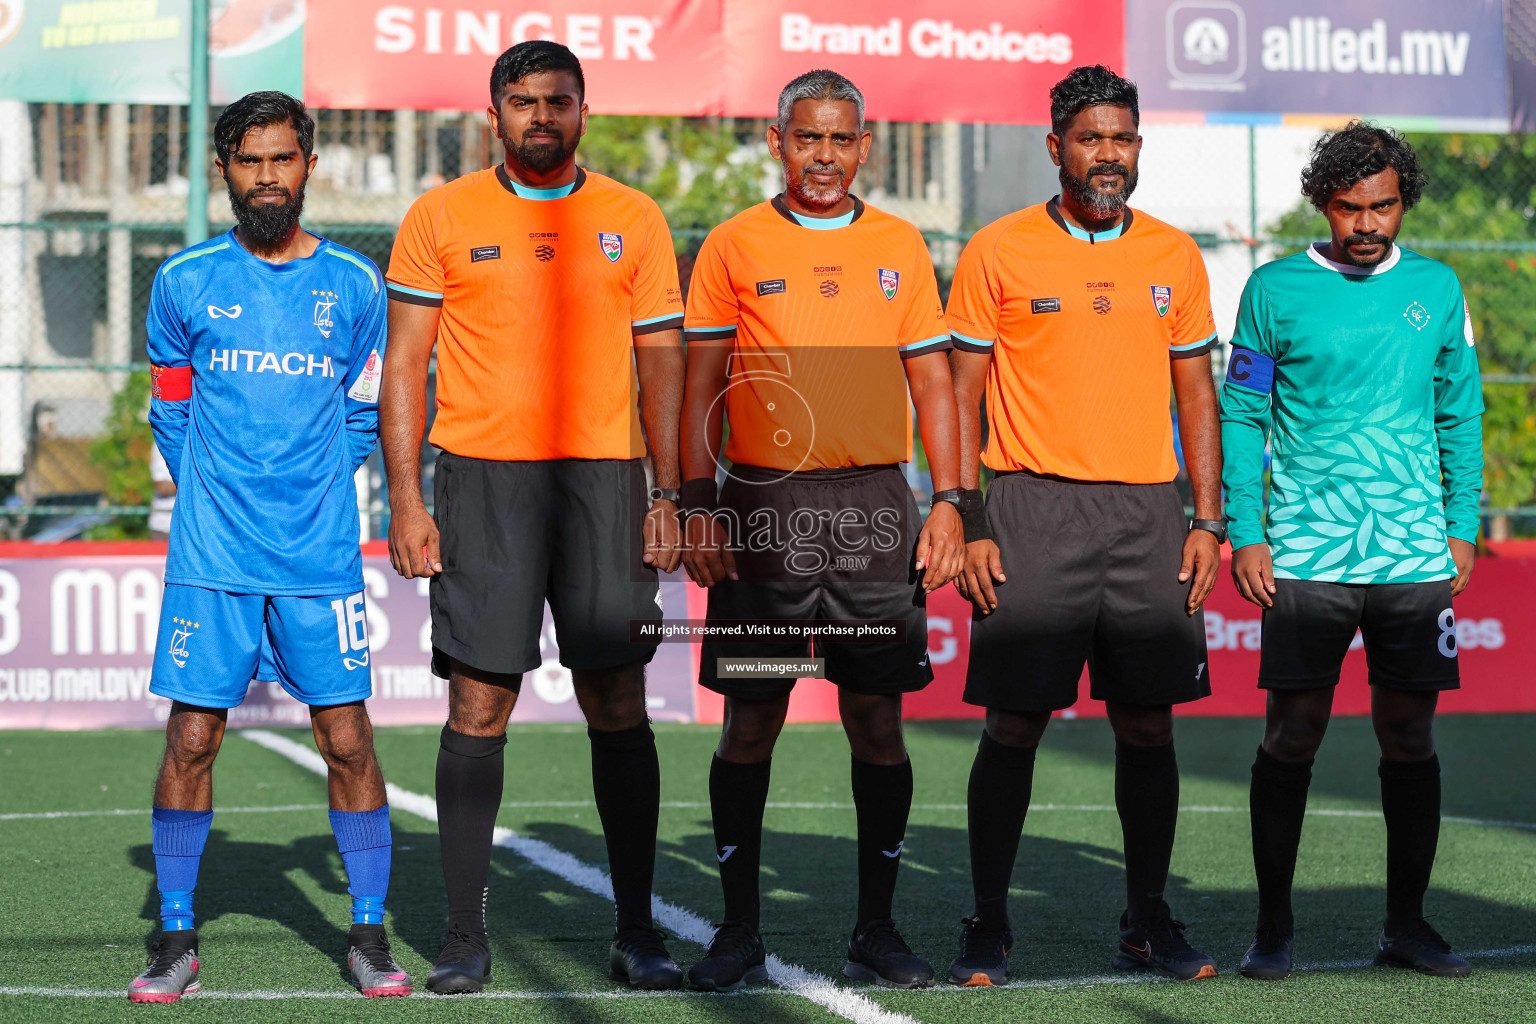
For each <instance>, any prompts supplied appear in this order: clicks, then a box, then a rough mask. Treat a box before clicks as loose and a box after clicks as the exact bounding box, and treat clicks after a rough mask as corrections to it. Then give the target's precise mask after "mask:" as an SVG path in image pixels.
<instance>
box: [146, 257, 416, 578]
mask: <svg viewBox="0 0 1536 1024" xmlns="http://www.w3.org/2000/svg"><path fill="white" fill-rule="evenodd" d="M382 285H383V280H382V275H381V274H380V273H379V270H378V268H377V267H375V266H374V265H373V263H372V261H370V260H369V259H368V258H367V257H366V256H363V255H362V254H360V253H357V252H354V251H352V250H351V249H348V248H346V247H344V246H340V245H337V244H336V243H334V242H330V241H327V240H326V239H324V238H322V239H320V244H319V246H318V248H316V249H315V252H314V255H312V256H309V257H307V258H305V259H301V260H293V261H291V262H288V263H268V262H267V261H265V260H262V259H259V258H257V257H256V256H253V255H252V254H251V253H250V252H249V251H247V250H246V248H245V247H244V246H242V245H241V244H240V242H239V241H238V240H237V239H236V238H235V233H234V232H233V231H230V232H229V233H227V234H225V235H223V236H221V237H219V238H215V239H213V240H212V241H209V242H205V243H203V244H201V245H196V246H193V247H191V248H189V249H185V250H183V251H182V252H180V253H177V254H176V255H175V256H172V257H171V258H170V259H168V260H166V261H165V263H164V264H163V265H161V267H160V269H159V271H158V272H157V273H156V274H155V282H154V288H153V291H152V292H151V294H150V302H149V359H150V362H151V364H153V366H154V374H155V389H154V396H153V398H152V399H151V401H150V410H149V422H150V426H151V427H152V428H153V430H154V434H155V443H156V444H157V445H159V447H160V451H161V452H162V453H163V454H164V455H165V461H166V464H167V465H168V466H169V467H170V470H171V475H172V477H174V478H175V481H176V515H175V517H174V518H173V519H172V522H171V539H170V552H169V554H168V555H167V557H166V563H165V581H166V582H167V583H176V584H184V585H188V586H194V587H205V588H208V589H210V590H224V591H231V592H235V593H247V594H271V595H279V594H283V595H325V594H344V593H354V592H356V591H357V590H359V589H360V588H361V587H362V558H361V555H360V553H359V550H358V519H357V492H356V490H355V489H354V486H353V482H352V476H353V473H354V472H355V471H356V469H357V467H358V466H360V465H361V464H362V462H363V460H364V459H366V458H367V457H368V454H369V453H370V452H371V451H373V448H374V445H375V444H376V443H377V439H378V419H379V416H378V409H379V406H378V402H379V387H380V383H381V380H382V371H383V361H384V340H385V315H386V308H387V304H388V303H387V299H386V297H385V293H384V290H383V288H382Z"/></svg>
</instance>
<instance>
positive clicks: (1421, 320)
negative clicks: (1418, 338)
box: [1403, 302, 1429, 331]
mask: <svg viewBox="0 0 1536 1024" xmlns="http://www.w3.org/2000/svg"><path fill="white" fill-rule="evenodd" d="M1403 316H1405V317H1407V318H1408V322H1409V323H1411V324H1413V329H1414V330H1416V331H1422V330H1423V329H1424V325H1425V324H1427V323H1429V310H1427V309H1425V308H1424V307H1423V306H1421V305H1419V304H1418V303H1417V302H1410V303H1408V308H1407V309H1405V310H1403Z"/></svg>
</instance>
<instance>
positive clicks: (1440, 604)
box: [1259, 579, 1461, 692]
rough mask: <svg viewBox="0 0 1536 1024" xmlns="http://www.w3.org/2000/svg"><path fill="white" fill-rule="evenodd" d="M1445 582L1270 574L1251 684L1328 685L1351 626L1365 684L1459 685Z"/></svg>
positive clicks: (1341, 661) (1448, 585) (1270, 687)
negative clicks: (1359, 642)
mask: <svg viewBox="0 0 1536 1024" xmlns="http://www.w3.org/2000/svg"><path fill="white" fill-rule="evenodd" d="M1451 582H1452V581H1451V580H1431V581H1428V582H1424V583H1324V582H1320V581H1318V580H1290V579H1277V580H1275V604H1274V607H1273V608H1267V609H1265V611H1264V639H1263V643H1262V646H1261V648H1260V652H1259V686H1260V687H1262V688H1263V689H1266V690H1310V689H1316V688H1317V687H1322V686H1333V685H1335V684H1336V683H1338V681H1339V669H1340V668H1341V667H1342V666H1343V664H1344V655H1345V654H1347V653H1348V652H1349V647H1350V644H1351V643H1353V642H1354V639H1355V631H1356V630H1357V629H1358V630H1359V631H1360V635H1361V638H1362V639H1363V640H1364V641H1365V662H1366V665H1367V666H1368V668H1369V670H1370V680H1371V685H1372V686H1381V687H1385V688H1387V689H1389V690H1409V691H1417V692H1429V691H1436V690H1456V689H1460V687H1461V669H1460V666H1459V665H1458V664H1457V660H1456V613H1455V612H1453V611H1452V610H1451Z"/></svg>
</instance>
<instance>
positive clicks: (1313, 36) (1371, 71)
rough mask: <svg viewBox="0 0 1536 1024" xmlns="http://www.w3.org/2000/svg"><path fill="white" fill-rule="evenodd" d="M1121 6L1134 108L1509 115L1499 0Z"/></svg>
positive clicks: (1164, 0)
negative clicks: (1135, 92) (1135, 90)
mask: <svg viewBox="0 0 1536 1024" xmlns="http://www.w3.org/2000/svg"><path fill="white" fill-rule="evenodd" d="M1126 9H1127V15H1126V17H1127V21H1126V68H1127V73H1128V74H1129V75H1130V77H1131V78H1133V79H1135V80H1136V83H1137V84H1138V85H1139V86H1140V88H1141V106H1142V109H1144V110H1204V111H1235V112H1248V113H1261V112H1272V113H1277V114H1278V113H1281V112H1287V111H1290V112H1296V113H1311V114H1355V113H1368V114H1384V115H1394V114H1395V115H1406V116H1409V117H1417V118H1427V119H1440V118H1460V119H1485V120H1501V119H1503V118H1505V117H1507V116H1508V113H1509V101H1508V95H1507V92H1508V90H1507V86H1506V77H1505V56H1504V4H1503V0H1460V2H1456V3H1451V2H1449V0H1354V2H1352V3H1347V4H1340V3H1325V2H1322V0H1136V2H1133V3H1129V4H1127V5H1126ZM1426 127H1428V125H1426Z"/></svg>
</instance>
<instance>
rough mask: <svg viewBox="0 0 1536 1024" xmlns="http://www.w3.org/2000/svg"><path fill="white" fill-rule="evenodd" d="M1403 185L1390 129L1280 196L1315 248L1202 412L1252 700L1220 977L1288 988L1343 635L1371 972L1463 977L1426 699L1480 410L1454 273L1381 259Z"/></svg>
mask: <svg viewBox="0 0 1536 1024" xmlns="http://www.w3.org/2000/svg"><path fill="white" fill-rule="evenodd" d="M1423 188H1424V175H1423V174H1422V173H1421V172H1420V170H1419V165H1418V161H1417V159H1416V158H1415V156H1414V153H1413V150H1412V149H1411V148H1410V147H1409V145H1408V143H1407V142H1405V141H1404V140H1403V138H1402V136H1400V135H1398V134H1397V133H1395V132H1393V131H1390V130H1387V129H1383V128H1378V127H1375V126H1373V125H1369V124H1365V123H1362V122H1359V121H1356V122H1353V123H1351V124H1350V125H1349V126H1348V127H1346V128H1344V129H1343V130H1341V131H1339V132H1336V133H1334V134H1332V135H1329V136H1326V137H1324V138H1323V139H1322V140H1320V141H1319V142H1318V143H1317V146H1316V147H1315V148H1314V150H1313V152H1312V162H1311V164H1310V166H1308V167H1307V169H1306V170H1305V171H1303V172H1302V191H1303V193H1304V194H1305V195H1306V196H1307V198H1308V199H1310V200H1311V201H1312V204H1313V205H1314V206H1316V207H1317V208H1318V209H1319V210H1321V211H1322V212H1323V214H1324V215H1325V216H1326V217H1327V218H1328V222H1329V225H1330V227H1331V229H1332V236H1333V237H1332V239H1331V240H1330V241H1328V242H1326V243H1318V244H1316V245H1314V246H1311V247H1309V248H1308V249H1307V250H1306V251H1304V252H1301V253H1298V254H1296V255H1294V256H1288V257H1286V258H1285V259H1281V260H1276V261H1275V262H1273V263H1269V264H1266V265H1265V266H1263V267H1260V268H1259V269H1258V270H1257V271H1255V272H1254V274H1253V276H1252V277H1251V278H1250V279H1249V281H1248V285H1247V287H1246V288H1245V289H1244V291H1243V298H1242V304H1241V306H1240V308H1239V311H1238V320H1237V330H1236V333H1235V334H1234V335H1233V338H1232V345H1233V348H1232V354H1231V358H1230V360H1229V362H1228V372H1227V382H1226V386H1225V387H1224V388H1223V389H1222V400H1221V418H1222V447H1223V449H1224V452H1225V469H1224V472H1223V482H1224V483H1225V484H1226V487H1227V494H1228V498H1227V513H1228V517H1229V518H1230V520H1231V525H1230V531H1231V537H1232V549H1233V557H1232V572H1233V577H1234V578H1235V579H1236V581H1237V586H1238V590H1239V591H1241V593H1242V595H1243V596H1244V597H1245V598H1247V599H1248V600H1250V601H1252V602H1253V603H1254V604H1257V605H1259V606H1260V607H1262V608H1263V609H1264V633H1263V647H1262V653H1261V659H1260V668H1259V686H1260V687H1262V688H1264V689H1266V690H1268V691H1269V707H1268V716H1267V721H1266V723H1265V732H1264V742H1263V744H1262V745H1261V746H1260V747H1259V751H1258V755H1257V759H1256V760H1255V762H1254V765H1253V783H1252V793H1251V800H1250V806H1251V814H1252V821H1253V852H1254V864H1255V869H1256V873H1257V875H1258V885H1259V923H1258V931H1257V935H1256V936H1255V939H1254V943H1253V946H1252V947H1251V948H1250V949H1249V950H1248V954H1247V955H1246V956H1245V957H1244V958H1243V963H1242V973H1243V974H1245V975H1247V976H1249V977H1256V978H1283V977H1285V976H1286V975H1288V974H1289V973H1290V970H1291V936H1292V930H1293V918H1292V914H1291V880H1292V877H1293V875H1294V873H1295V868H1296V848H1297V845H1298V842H1299V841H1300V838H1301V823H1302V815H1303V813H1304V812H1305V809H1306V802H1307V786H1308V783H1309V782H1310V780H1311V768H1312V758H1313V755H1314V754H1315V753H1316V751H1317V748H1318V746H1319V745H1320V744H1321V743H1322V739H1323V733H1324V731H1325V730H1326V728H1327V726H1328V717H1329V712H1330V710H1331V708H1332V703H1333V688H1334V685H1335V684H1336V683H1337V682H1338V681H1339V668H1340V665H1341V663H1342V662H1343V659H1344V654H1345V652H1346V651H1347V650H1348V649H1349V646H1350V643H1351V641H1352V640H1353V639H1354V636H1355V631H1356V630H1357V629H1358V630H1359V631H1360V632H1361V634H1362V635H1363V637H1364V641H1365V653H1366V661H1367V663H1368V665H1369V669H1370V682H1371V715H1372V720H1373V723H1374V725H1375V730H1376V736H1377V739H1378V740H1379V742H1380V745H1381V764H1380V768H1379V774H1380V777H1381V798H1382V812H1383V814H1384V816H1385V818H1386V826H1387V917H1386V925H1385V927H1384V928H1383V931H1382V935H1381V938H1380V940H1379V942H1378V947H1377V953H1376V963H1378V964H1383V965H1391V966H1397V967H1410V968H1413V969H1416V970H1418V971H1421V972H1423V973H1426V974H1437V975H1451V976H1461V975H1465V974H1467V973H1468V972H1469V971H1470V970H1471V968H1470V967H1469V966H1468V964H1467V962H1466V961H1465V960H1464V959H1462V958H1461V957H1459V956H1456V955H1455V954H1454V953H1452V952H1451V949H1450V946H1449V945H1448V944H1447V943H1446V942H1445V941H1444V940H1443V939H1442V938H1441V937H1440V936H1439V935H1438V934H1437V933H1436V932H1435V931H1434V929H1433V928H1431V927H1430V926H1429V925H1428V924H1427V923H1425V921H1424V916H1423V915H1424V892H1425V890H1426V889H1427V888H1428V887H1429V876H1430V869H1431V868H1432V866H1433V864H1434V859H1435V847H1436V843H1437V841H1438V838H1439V831H1440V764H1439V761H1438V759H1437V758H1436V756H1435V747H1434V739H1433V731H1432V726H1433V721H1434V713H1435V704H1436V700H1437V698H1438V696H1439V693H1440V691H1442V690H1452V689H1455V688H1457V687H1458V686H1459V685H1460V683H1459V677H1458V673H1457V665H1456V635H1455V619H1454V614H1453V612H1452V610H1451V598H1452V597H1454V596H1455V595H1456V594H1459V593H1460V592H1461V590H1462V589H1463V588H1464V587H1465V586H1466V585H1467V580H1468V578H1469V577H1470V576H1471V573H1472V557H1473V553H1474V550H1475V545H1476V541H1477V530H1478V498H1479V495H1480V493H1481V491H1482V474H1483V456H1482V414H1483V398H1482V390H1481V384H1480V379H1479V376H1478V369H1477V351H1476V349H1475V348H1474V347H1473V337H1472V326H1471V316H1470V314H1469V312H1468V310H1467V305H1466V300H1465V298H1464V297H1463V296H1462V291H1461V285H1460V283H1459V282H1458V281H1457V279H1456V275H1455V273H1454V272H1453V271H1452V270H1451V269H1450V268H1449V267H1447V266H1445V264H1443V263H1439V262H1437V261H1435V260H1432V259H1429V258H1428V257H1426V256H1421V255H1419V254H1418V253H1415V252H1410V251H1408V250H1406V249H1403V248H1401V247H1399V246H1397V245H1395V244H1394V239H1395V238H1396V236H1397V234H1398V231H1399V230H1400V229H1401V227H1402V223H1403V214H1404V213H1405V212H1406V211H1407V210H1408V209H1410V208H1411V207H1412V206H1413V205H1414V203H1415V202H1416V201H1417V200H1418V198H1419V196H1420V194H1421V193H1422V191H1423ZM1266 438H1267V439H1268V440H1269V443H1270V447H1271V451H1272V456H1273V461H1272V468H1271V475H1270V488H1269V500H1268V506H1267V515H1266V506H1265V501H1264V493H1263V469H1264V447H1265V441H1266Z"/></svg>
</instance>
